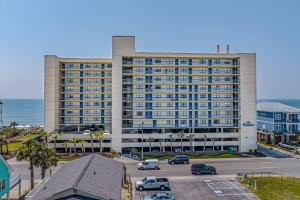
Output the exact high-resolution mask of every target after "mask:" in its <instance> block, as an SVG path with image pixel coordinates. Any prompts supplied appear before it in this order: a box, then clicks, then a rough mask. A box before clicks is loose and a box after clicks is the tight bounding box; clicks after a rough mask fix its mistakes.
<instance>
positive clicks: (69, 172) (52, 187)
mask: <svg viewBox="0 0 300 200" xmlns="http://www.w3.org/2000/svg"><path fill="white" fill-rule="evenodd" d="M122 176H123V164H122V163H121V162H118V161H115V160H112V159H109V158H106V157H103V156H101V155H96V154H93V155H89V156H85V157H82V158H80V159H77V160H75V161H72V162H70V163H67V164H65V165H64V166H63V167H62V168H61V169H60V170H58V171H57V172H56V173H55V174H54V175H53V176H52V177H51V178H50V179H49V180H48V181H47V182H46V183H45V184H44V185H43V186H42V187H40V189H39V190H38V191H37V192H36V193H35V195H34V196H33V197H32V198H31V199H32V200H48V199H57V198H63V199H81V198H78V197H77V196H82V197H89V198H91V199H109V200H120V199H121V190H122ZM68 197H69V198H68ZM84 199H85V198H84Z"/></svg>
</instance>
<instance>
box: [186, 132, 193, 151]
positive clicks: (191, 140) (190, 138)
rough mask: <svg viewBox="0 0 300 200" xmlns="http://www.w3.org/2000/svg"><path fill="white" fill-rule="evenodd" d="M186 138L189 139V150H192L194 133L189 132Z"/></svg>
mask: <svg viewBox="0 0 300 200" xmlns="http://www.w3.org/2000/svg"><path fill="white" fill-rule="evenodd" d="M187 138H188V139H189V141H190V151H191V152H192V151H194V148H193V144H192V142H193V138H194V134H192V133H190V135H189V136H187Z"/></svg>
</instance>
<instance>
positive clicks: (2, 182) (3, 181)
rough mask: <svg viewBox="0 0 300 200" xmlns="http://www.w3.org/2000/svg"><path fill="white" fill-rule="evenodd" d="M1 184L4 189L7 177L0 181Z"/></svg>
mask: <svg viewBox="0 0 300 200" xmlns="http://www.w3.org/2000/svg"><path fill="white" fill-rule="evenodd" d="M0 186H1V187H0V189H1V191H3V190H4V189H5V179H3V180H2V181H1V182H0Z"/></svg>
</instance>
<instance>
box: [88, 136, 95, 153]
mask: <svg viewBox="0 0 300 200" xmlns="http://www.w3.org/2000/svg"><path fill="white" fill-rule="evenodd" d="M89 136H90V139H91V145H92V153H94V152H95V151H94V141H93V140H94V132H93V131H90V132H89Z"/></svg>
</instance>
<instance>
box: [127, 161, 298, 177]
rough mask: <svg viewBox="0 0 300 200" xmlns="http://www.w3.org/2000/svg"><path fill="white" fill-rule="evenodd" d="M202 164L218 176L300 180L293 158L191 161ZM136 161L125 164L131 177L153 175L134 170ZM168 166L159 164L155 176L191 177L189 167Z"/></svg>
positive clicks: (150, 171)
mask: <svg viewBox="0 0 300 200" xmlns="http://www.w3.org/2000/svg"><path fill="white" fill-rule="evenodd" d="M195 162H203V163H205V164H207V165H212V166H214V167H216V169H217V173H218V174H219V175H233V176H235V175H236V174H237V173H245V172H247V173H251V172H273V173H279V174H285V175H288V176H294V177H298V178H300V160H298V159H295V158H282V159H274V158H237V159H214V160H208V159H207V160H202V161H191V164H192V163H195ZM137 163H138V161H128V162H126V166H127V172H128V173H129V174H130V175H131V176H132V177H144V176H150V175H153V171H152V170H145V171H140V170H138V169H137V168H136V165H137ZM191 164H189V165H169V164H167V162H166V161H162V162H160V167H161V169H160V170H158V171H155V175H156V176H160V177H174V176H191V172H190V165H191Z"/></svg>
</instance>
